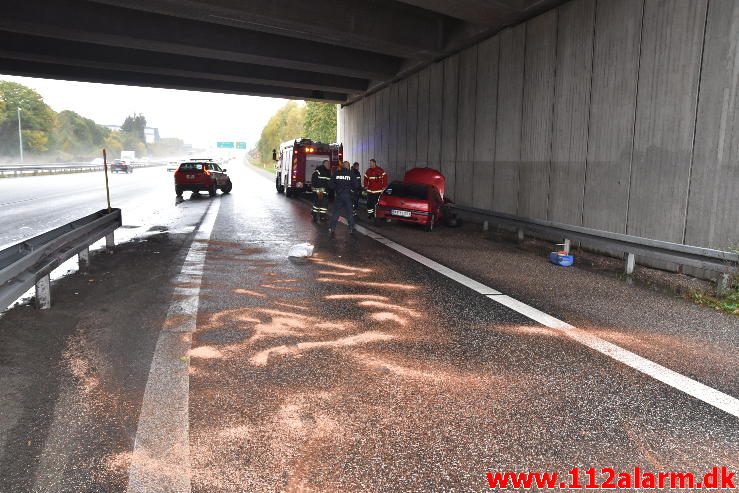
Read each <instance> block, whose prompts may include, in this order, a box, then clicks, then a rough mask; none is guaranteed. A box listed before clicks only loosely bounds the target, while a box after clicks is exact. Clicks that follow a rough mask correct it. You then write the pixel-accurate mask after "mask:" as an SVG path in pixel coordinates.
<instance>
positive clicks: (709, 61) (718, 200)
mask: <svg viewBox="0 0 739 493" xmlns="http://www.w3.org/2000/svg"><path fill="white" fill-rule="evenodd" d="M727 40H733V41H732V42H728V43H727ZM702 73H703V78H702V80H701V85H700V95H699V97H698V119H697V122H696V125H697V128H696V134H695V149H694V155H693V167H692V173H691V181H690V198H689V201H688V221H687V225H686V230H685V243H687V244H689V245H699V246H706V247H713V248H718V249H727V248H738V247H739V2H736V1H734V0H711V2H710V3H709V4H708V22H707V24H706V40H705V48H704V52H703V71H702Z"/></svg>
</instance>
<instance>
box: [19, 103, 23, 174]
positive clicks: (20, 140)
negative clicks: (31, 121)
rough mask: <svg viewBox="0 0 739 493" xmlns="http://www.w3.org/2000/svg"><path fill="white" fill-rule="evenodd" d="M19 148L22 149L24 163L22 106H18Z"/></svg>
mask: <svg viewBox="0 0 739 493" xmlns="http://www.w3.org/2000/svg"><path fill="white" fill-rule="evenodd" d="M18 148H19V149H20V151H21V163H23V133H22V132H21V107H20V106H18Z"/></svg>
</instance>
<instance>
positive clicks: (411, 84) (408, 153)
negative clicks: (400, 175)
mask: <svg viewBox="0 0 739 493" xmlns="http://www.w3.org/2000/svg"><path fill="white" fill-rule="evenodd" d="M406 113H407V115H408V119H407V121H406V126H405V170H406V171H407V170H409V169H411V168H413V167H414V166H415V165H416V134H417V132H418V129H417V122H418V74H415V75H412V76H411V77H410V78H409V79H408V110H407V112H406Z"/></svg>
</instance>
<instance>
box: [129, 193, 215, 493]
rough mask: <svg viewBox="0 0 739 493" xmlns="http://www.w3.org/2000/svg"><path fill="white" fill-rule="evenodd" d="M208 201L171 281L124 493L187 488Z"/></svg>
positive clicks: (175, 492) (210, 220)
mask: <svg viewBox="0 0 739 493" xmlns="http://www.w3.org/2000/svg"><path fill="white" fill-rule="evenodd" d="M220 204H221V201H220V200H217V199H215V200H212V201H211V203H210V205H209V207H208V210H207V211H206V212H205V215H204V216H203V220H202V221H201V223H200V227H199V228H198V229H197V231H196V232H195V237H194V238H193V241H192V243H191V244H190V247H189V250H188V252H187V257H186V258H185V262H184V264H183V266H182V269H181V270H180V273H179V274H178V275H177V277H176V278H175V279H174V281H173V282H174V284H175V289H174V296H173V300H172V303H171V304H170V306H169V310H168V311H167V318H166V320H165V325H164V327H162V330H161V332H160V333H159V339H158V340H157V345H156V349H155V350H154V357H153V358H152V361H151V368H150V369H149V377H148V380H147V382H146V390H145V391H144V400H143V403H142V405H141V414H140V415H139V423H138V428H137V430H136V440H135V442H134V447H133V454H132V457H131V466H130V468H129V471H128V488H127V489H126V491H127V492H128V493H153V492H171V493H187V492H190V491H191V486H190V436H189V435H190V430H189V419H190V418H189V400H190V376H189V373H188V370H189V366H190V365H189V360H188V356H187V353H188V351H189V350H190V348H191V346H192V332H194V331H195V327H196V321H197V315H198V306H199V304H200V285H201V282H202V278H203V267H204V263H205V255H206V252H207V250H208V241H209V240H210V236H211V233H212V231H213V225H214V224H215V220H216V217H217V216H218V209H219V208H220Z"/></svg>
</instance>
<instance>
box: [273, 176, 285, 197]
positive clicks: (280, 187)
mask: <svg viewBox="0 0 739 493" xmlns="http://www.w3.org/2000/svg"><path fill="white" fill-rule="evenodd" d="M280 178H281V177H280V175H277V176H276V177H275V188H276V189H277V193H285V186H284V185H283V184H282V183H281V181H282V180H281V179H280Z"/></svg>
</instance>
